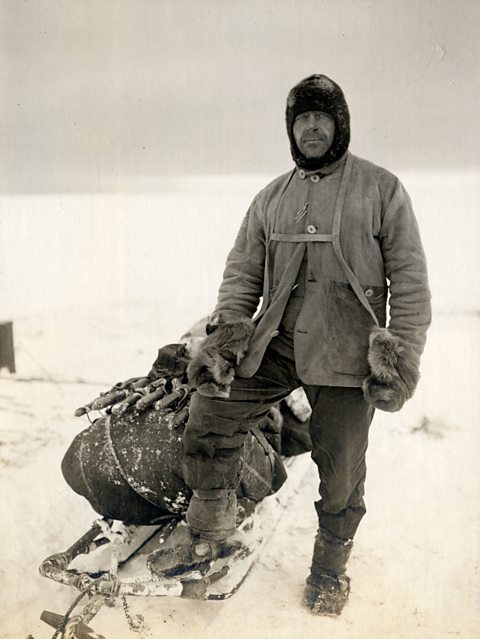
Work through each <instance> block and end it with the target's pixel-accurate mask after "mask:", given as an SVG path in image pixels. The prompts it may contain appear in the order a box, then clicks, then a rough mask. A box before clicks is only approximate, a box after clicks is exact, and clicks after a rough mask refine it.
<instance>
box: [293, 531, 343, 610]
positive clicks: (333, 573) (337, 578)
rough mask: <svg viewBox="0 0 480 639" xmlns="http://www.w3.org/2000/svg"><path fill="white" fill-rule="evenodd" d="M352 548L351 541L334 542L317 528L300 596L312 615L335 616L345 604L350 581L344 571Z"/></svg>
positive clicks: (327, 533)
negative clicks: (305, 579) (304, 584)
mask: <svg viewBox="0 0 480 639" xmlns="http://www.w3.org/2000/svg"><path fill="white" fill-rule="evenodd" d="M352 544H353V542H352V540H351V539H348V540H343V539H338V538H337V537H334V536H333V535H332V534H331V533H329V532H328V531H327V530H326V529H325V528H319V530H318V532H317V536H316V538H315V545H314V548H313V558H312V566H311V568H310V575H309V576H308V578H307V585H306V587H305V591H304V595H303V603H304V605H305V606H306V607H307V608H308V609H309V610H310V611H311V612H313V613H314V614H317V615H332V616H333V615H339V614H341V612H342V610H343V608H344V606H345V604H346V603H347V601H348V595H349V593H350V579H349V577H347V575H346V574H345V571H346V567H347V562H348V559H349V557H350V553H351V550H352Z"/></svg>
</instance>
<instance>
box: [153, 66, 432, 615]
mask: <svg viewBox="0 0 480 639" xmlns="http://www.w3.org/2000/svg"><path fill="white" fill-rule="evenodd" d="M286 124H287V133H288V136H289V139H290V146H291V152H292V157H293V160H294V163H295V167H294V169H293V170H292V171H289V172H288V173H286V174H285V175H282V176H280V177H279V178H277V179H276V180H274V181H273V182H272V183H270V184H269V185H268V186H266V187H265V188H264V189H263V190H262V191H261V192H260V193H259V194H258V195H257V196H256V197H255V199H254V201H253V203H252V205H251V206H250V209H249V210H248V212H247V215H246V217H245V219H244V221H243V223H242V226H241V228H240V231H239V233H238V236H237V239H236V241H235V245H234V247H233V249H232V250H231V252H230V254H229V256H228V259H227V264H226V268H225V272H224V276H223V281H222V284H221V286H220V291H219V295H218V303H217V306H216V309H215V311H214V313H213V315H212V318H211V322H210V324H209V325H208V327H207V333H209V335H208V336H207V338H206V339H205V340H204V342H203V343H202V345H201V347H200V348H199V350H198V352H197V353H196V355H195V356H194V357H193V358H192V361H191V364H190V367H189V381H190V383H191V384H192V386H194V387H195V388H197V392H196V393H195V394H194V396H193V399H192V402H191V407H190V418H189V421H188V424H187V427H186V430H185V434H184V440H183V444H184V453H185V455H184V470H185V476H186V480H187V483H188V484H189V485H190V487H191V488H192V489H193V497H192V500H191V502H190V505H189V509H188V512H187V523H188V525H189V528H190V530H191V539H190V543H189V544H188V545H186V546H185V547H183V548H178V549H177V550H176V552H175V555H174V556H173V557H172V555H168V556H167V555H166V556H165V557H162V554H161V551H160V553H159V556H158V557H157V561H158V565H159V569H160V570H161V569H162V561H163V562H164V565H163V569H164V570H166V571H170V574H171V572H172V571H175V570H176V571H181V570H186V569H191V568H192V567H194V566H195V565H198V563H200V562H201V561H202V560H204V559H205V557H206V556H209V555H210V554H214V553H216V552H218V551H219V549H220V551H221V548H222V546H225V545H226V546H228V539H229V537H230V536H231V535H232V534H233V533H234V531H235V519H236V500H235V487H236V485H237V483H238V477H239V469H240V464H241V461H240V458H241V452H242V447H243V443H244V439H245V435H246V433H247V432H248V431H249V429H250V428H252V427H253V426H254V425H255V424H257V423H258V422H259V421H260V420H261V419H262V417H264V416H265V414H266V413H267V411H268V409H269V407H270V406H271V405H272V404H274V403H275V402H278V401H279V400H281V399H282V398H284V397H286V396H287V395H288V394H289V393H290V392H291V391H292V390H293V389H295V388H298V387H299V386H302V387H303V388H304V390H305V392H306V395H307V397H308V400H309V402H310V405H311V408H312V416H311V419H310V434H311V439H312V446H313V448H312V458H313V460H314V462H315V463H316V465H317V467H318V472H319V477H320V489H319V492H320V499H319V501H318V502H316V503H315V507H316V510H317V514H318V521H319V527H318V532H317V535H316V538H315V542H314V546H313V559H312V564H311V569H310V575H309V576H308V578H307V585H306V589H305V593H304V603H305V605H306V606H307V607H308V608H309V609H310V610H312V611H313V612H315V613H318V614H339V613H340V612H341V611H342V609H343V606H344V605H345V603H346V601H347V598H348V594H349V590H350V580H349V578H348V577H347V575H346V564H347V561H348V558H349V555H350V551H351V548H352V540H353V537H354V535H355V532H356V530H357V527H358V525H359V523H360V520H361V519H362V517H363V515H364V514H365V504H364V501H363V494H364V482H365V474H366V466H365V453H366V450H367V442H368V430H369V426H370V423H371V421H372V417H373V413H374V409H375V408H379V409H381V410H386V411H390V412H393V411H397V410H400V408H401V407H402V406H403V404H404V402H405V401H406V400H408V399H409V398H410V397H411V396H412V394H413V392H414V390H415V387H416V385H417V382H418V377H419V373H418V370H419V360H420V355H421V353H422V351H423V348H424V345H425V335H426V331H427V328H428V326H429V324H430V293H429V289H428V282H427V272H426V264H425V256H424V253H423V249H422V244H421V240H420V235H419V231H418V227H417V223H416V221H415V217H414V213H413V211H412V207H411V204H410V200H409V197H408V195H407V193H406V192H405V189H404V188H403V186H402V185H401V183H400V182H399V180H398V179H397V178H396V177H395V176H394V175H392V174H391V173H389V172H388V171H386V170H385V169H382V168H380V167H378V166H375V165H374V164H371V163H370V162H367V161H366V160H363V159H361V158H358V157H355V156H354V155H352V154H351V153H350V152H349V151H348V147H349V142H350V119H349V111H348V107H347V103H346V101H345V98H344V95H343V92H342V90H341V89H340V87H339V86H338V85H337V84H336V83H335V82H333V81H332V80H330V79H329V78H327V77H326V76H324V75H312V76H310V77H308V78H306V79H305V80H302V81H301V82H300V83H299V84H297V85H296V86H295V87H294V88H293V89H292V90H291V91H290V93H289V95H288V99H287V108H286ZM388 293H390V299H389V309H390V321H389V325H388V328H384V327H385V324H386V302H387V294H388ZM261 298H262V305H261V308H260V310H259V311H258V313H257V315H256V316H255V319H253V320H252V317H253V316H254V314H255V312H256V310H257V307H258V304H259V301H260V299H261Z"/></svg>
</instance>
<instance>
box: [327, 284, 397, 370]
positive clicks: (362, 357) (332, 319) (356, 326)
mask: <svg viewBox="0 0 480 639" xmlns="http://www.w3.org/2000/svg"><path fill="white" fill-rule="evenodd" d="M362 288H363V290H364V292H365V296H366V298H367V300H368V302H369V304H370V306H371V307H372V310H373V312H374V313H375V315H376V317H377V320H378V323H379V325H380V326H385V322H386V302H387V289H386V287H384V286H362ZM373 326H374V321H373V318H372V317H371V315H370V313H369V312H368V311H367V310H366V308H364V306H363V304H362V303H361V302H360V300H359V299H358V297H357V295H356V294H355V292H354V290H353V289H352V288H351V286H350V285H349V284H347V283H344V282H331V283H330V290H329V294H328V312H327V334H326V346H327V348H326V358H327V366H328V368H329V370H330V371H331V372H333V373H339V374H341V375H352V376H357V377H364V376H366V375H368V373H369V366H368V361H367V355H368V338H369V335H370V331H371V329H372V328H373Z"/></svg>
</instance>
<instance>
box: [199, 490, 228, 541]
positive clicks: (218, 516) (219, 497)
mask: <svg viewBox="0 0 480 639" xmlns="http://www.w3.org/2000/svg"><path fill="white" fill-rule="evenodd" d="M236 516H237V496H236V494H235V491H234V490H227V489H216V490H194V491H193V495H192V498H191V499H190V504H189V506H188V510H187V524H188V526H189V527H190V528H191V530H192V531H193V532H195V533H197V534H198V535H200V536H201V537H203V538H205V539H214V540H222V539H227V538H228V537H230V536H231V535H233V533H234V532H235V529H236V525H235V523H236V522H235V520H236Z"/></svg>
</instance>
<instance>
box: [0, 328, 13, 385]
mask: <svg viewBox="0 0 480 639" xmlns="http://www.w3.org/2000/svg"><path fill="white" fill-rule="evenodd" d="M2 368H8V370H9V371H10V373H15V353H14V351H13V323H12V322H0V369H2Z"/></svg>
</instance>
